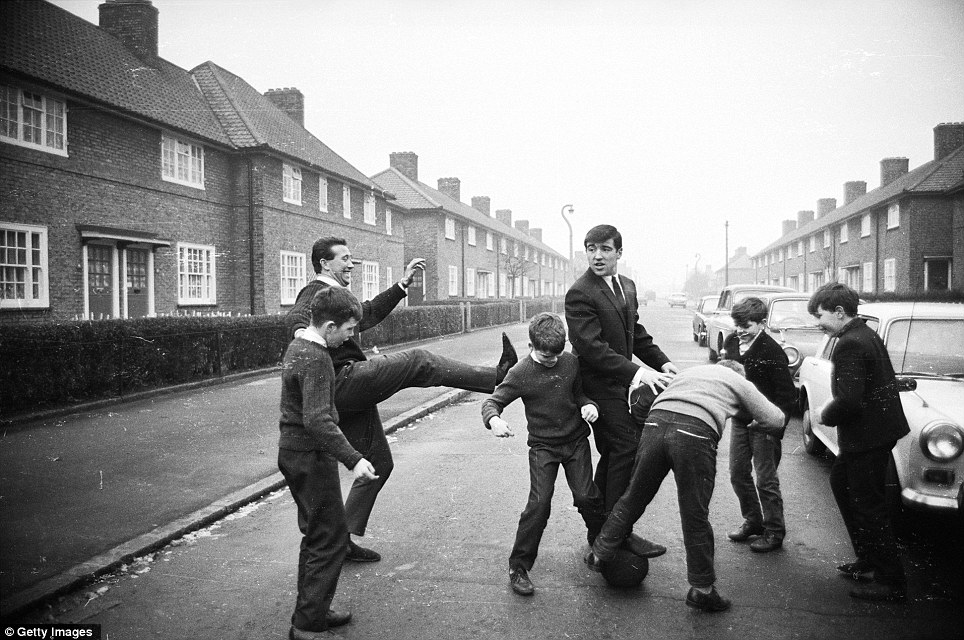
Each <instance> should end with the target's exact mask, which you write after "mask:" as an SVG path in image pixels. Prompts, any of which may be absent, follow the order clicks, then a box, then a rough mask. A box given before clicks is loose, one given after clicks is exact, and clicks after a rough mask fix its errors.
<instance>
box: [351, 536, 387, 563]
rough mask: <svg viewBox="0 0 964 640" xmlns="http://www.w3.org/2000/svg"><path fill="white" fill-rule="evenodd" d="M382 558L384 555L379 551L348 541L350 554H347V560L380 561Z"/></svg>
mask: <svg viewBox="0 0 964 640" xmlns="http://www.w3.org/2000/svg"><path fill="white" fill-rule="evenodd" d="M381 559H382V557H381V555H379V554H378V552H377V551H372V550H371V549H366V548H365V547H359V546H358V545H357V544H355V543H354V542H352V541H350V540H349V541H348V554H347V555H346V556H345V562H378V561H379V560H381Z"/></svg>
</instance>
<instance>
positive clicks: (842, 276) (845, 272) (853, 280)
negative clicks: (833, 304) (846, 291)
mask: <svg viewBox="0 0 964 640" xmlns="http://www.w3.org/2000/svg"><path fill="white" fill-rule="evenodd" d="M837 281H838V282H842V283H843V284H845V285H847V286H848V287H850V288H851V289H854V290H857V289H859V288H860V265H856V264H855V265H850V266H846V267H840V269H839V270H838V275H837Z"/></svg>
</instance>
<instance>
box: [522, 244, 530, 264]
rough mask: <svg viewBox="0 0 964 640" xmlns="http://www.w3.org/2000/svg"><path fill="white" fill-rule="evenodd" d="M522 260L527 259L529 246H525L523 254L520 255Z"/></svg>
mask: <svg viewBox="0 0 964 640" xmlns="http://www.w3.org/2000/svg"><path fill="white" fill-rule="evenodd" d="M522 259H523V260H526V261H528V260H529V247H525V254H524V255H523V257H522Z"/></svg>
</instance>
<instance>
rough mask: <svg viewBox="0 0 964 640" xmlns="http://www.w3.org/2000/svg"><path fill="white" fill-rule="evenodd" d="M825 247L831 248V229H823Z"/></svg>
mask: <svg viewBox="0 0 964 640" xmlns="http://www.w3.org/2000/svg"><path fill="white" fill-rule="evenodd" d="M823 248H824V249H829V248H830V229H824V230H823Z"/></svg>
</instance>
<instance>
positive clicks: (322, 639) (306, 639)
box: [288, 627, 342, 640]
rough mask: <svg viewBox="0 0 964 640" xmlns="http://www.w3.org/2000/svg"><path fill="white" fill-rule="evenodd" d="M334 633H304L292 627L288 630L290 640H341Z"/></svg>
mask: <svg viewBox="0 0 964 640" xmlns="http://www.w3.org/2000/svg"><path fill="white" fill-rule="evenodd" d="M341 637H342V636H340V635H338V634H337V633H335V632H334V631H328V630H326V631H302V630H301V629H295V628H294V627H291V628H290V629H289V630H288V639H289V640H326V639H330V638H341Z"/></svg>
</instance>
